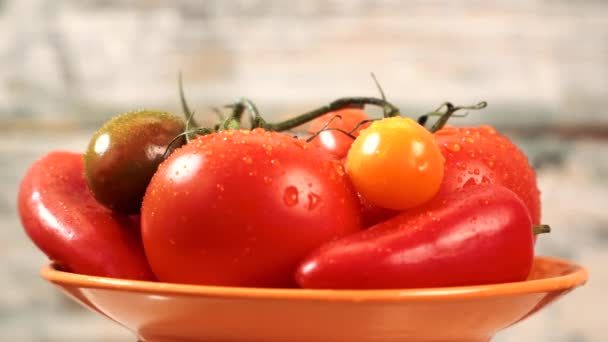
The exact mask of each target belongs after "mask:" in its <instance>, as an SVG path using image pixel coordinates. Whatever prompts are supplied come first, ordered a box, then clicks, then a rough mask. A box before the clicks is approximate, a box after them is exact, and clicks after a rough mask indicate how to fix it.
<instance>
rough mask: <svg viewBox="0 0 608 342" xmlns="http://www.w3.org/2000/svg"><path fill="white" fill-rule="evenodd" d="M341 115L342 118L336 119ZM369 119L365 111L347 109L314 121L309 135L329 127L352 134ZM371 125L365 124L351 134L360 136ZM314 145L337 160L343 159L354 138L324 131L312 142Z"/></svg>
mask: <svg viewBox="0 0 608 342" xmlns="http://www.w3.org/2000/svg"><path fill="white" fill-rule="evenodd" d="M336 115H339V116H340V117H336ZM367 119H369V118H368V117H367V114H365V111H363V110H362V109H357V108H345V109H341V110H337V111H334V112H330V113H327V114H325V115H323V116H320V117H318V118H316V119H314V120H313V121H312V122H311V124H310V126H309V129H308V132H309V133H312V134H314V133H316V132H318V131H320V130H322V129H323V128H325V126H326V125H327V123H328V122H330V120H331V122H330V124H329V125H327V128H339V129H342V130H344V131H346V132H350V131H351V130H352V129H354V128H355V127H356V126H357V125H358V124H359V123H360V122H361V121H364V120H367ZM369 125H370V123H365V124H363V125H361V126H359V128H357V130H356V131H354V132H353V133H351V134H352V135H353V136H355V137H357V136H359V132H360V131H361V130H362V129H364V128H366V127H368V126H369ZM310 143H311V144H312V145H315V146H318V147H320V148H321V149H323V150H325V151H327V152H328V153H329V154H330V155H332V156H334V157H335V158H336V159H343V158H345V157H346V154H347V153H348V150H349V149H350V146H351V145H352V143H353V138H351V137H349V136H348V135H346V134H344V133H342V132H339V131H331V130H330V131H323V132H321V133H320V134H319V135H317V136H316V137H315V138H314V139H312V140H311V141H310Z"/></svg>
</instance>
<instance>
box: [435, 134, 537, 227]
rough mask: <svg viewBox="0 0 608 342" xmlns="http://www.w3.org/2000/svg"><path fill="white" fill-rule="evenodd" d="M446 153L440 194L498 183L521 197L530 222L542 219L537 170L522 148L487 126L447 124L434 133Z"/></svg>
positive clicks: (443, 152) (441, 148)
mask: <svg viewBox="0 0 608 342" xmlns="http://www.w3.org/2000/svg"><path fill="white" fill-rule="evenodd" d="M434 136H435V139H436V141H437V145H438V146H439V148H440V150H441V153H442V154H443V156H444V157H445V164H444V168H445V172H444V177H443V180H442V183H441V187H440V188H439V193H440V194H445V193H449V192H452V191H454V190H456V189H461V188H465V187H468V186H470V185H475V184H498V185H502V186H504V187H506V188H508V189H510V190H511V191H513V192H515V193H516V194H517V195H518V196H519V197H520V198H521V199H522V201H524V203H525V204H526V206H527V207H528V210H529V211H530V216H531V217H532V222H533V223H534V224H540V223H541V201H540V190H539V189H538V185H537V179H536V172H535V170H534V169H533V168H532V166H531V165H530V163H529V162H528V158H527V157H526V155H525V154H524V152H523V151H522V150H521V149H520V148H519V147H517V146H516V145H515V144H514V143H513V142H512V141H511V140H510V139H509V138H508V137H506V136H505V135H503V134H501V133H499V132H498V131H497V130H496V129H494V128H493V127H490V126H477V127H452V126H446V127H444V128H443V129H441V130H439V131H437V132H436V133H435V134H434Z"/></svg>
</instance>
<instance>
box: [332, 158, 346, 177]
mask: <svg viewBox="0 0 608 342" xmlns="http://www.w3.org/2000/svg"><path fill="white" fill-rule="evenodd" d="M333 167H334V170H336V173H337V174H339V175H340V177H342V176H344V166H342V163H338V162H335V163H333Z"/></svg>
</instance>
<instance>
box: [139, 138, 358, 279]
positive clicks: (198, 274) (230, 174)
mask: <svg viewBox="0 0 608 342" xmlns="http://www.w3.org/2000/svg"><path fill="white" fill-rule="evenodd" d="M296 198H297V200H296ZM359 205H360V204H359V201H358V199H357V194H356V192H355V191H354V189H353V187H352V185H351V184H350V181H349V179H348V176H347V175H346V174H345V172H344V169H343V167H342V165H341V163H340V162H338V161H336V160H333V159H331V158H328V157H327V155H326V154H325V153H324V152H322V151H320V150H319V149H317V148H314V147H312V146H310V145H309V144H308V143H306V142H304V141H302V140H298V139H296V138H293V137H291V136H289V135H287V134H283V133H277V132H266V131H263V130H260V129H257V130H254V131H227V132H220V133H216V134H210V135H207V136H203V137H199V138H197V139H196V140H192V141H190V142H189V143H188V144H186V145H185V146H182V147H181V148H180V149H178V150H176V151H175V152H173V153H172V154H171V156H170V157H169V158H168V159H167V160H166V161H165V162H163V163H162V164H161V165H160V167H159V169H158V171H157V172H156V174H155V175H154V177H153V178H152V180H151V182H150V185H149V186H148V190H147V192H146V195H145V196H144V201H143V205H142V236H143V241H144V247H145V250H146V254H147V256H148V260H149V262H150V264H151V266H152V269H153V271H154V273H155V275H156V276H157V277H158V279H159V280H162V281H167V282H176V283H190V284H206V285H224V286H256V287H293V286H295V284H294V281H293V272H294V271H295V268H296V266H297V265H298V263H299V262H300V260H302V258H304V257H305V256H306V255H307V254H308V253H310V252H311V251H312V250H313V249H315V248H317V247H318V246H320V245H321V244H323V243H325V242H327V241H330V240H332V239H335V238H339V237H342V236H345V235H347V234H351V233H354V232H357V231H359V230H360V229H361V228H362V224H361V217H360V208H359Z"/></svg>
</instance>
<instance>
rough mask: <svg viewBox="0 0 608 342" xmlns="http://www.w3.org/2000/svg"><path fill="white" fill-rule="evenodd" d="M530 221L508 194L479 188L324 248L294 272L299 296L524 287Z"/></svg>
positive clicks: (530, 239)
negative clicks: (306, 291)
mask: <svg viewBox="0 0 608 342" xmlns="http://www.w3.org/2000/svg"><path fill="white" fill-rule="evenodd" d="M533 257H534V244H533V232H532V221H531V219H530V215H529V214H528V210H527V209H526V207H525V205H524V203H523V202H522V201H521V200H520V199H519V198H518V197H517V195H515V194H514V193H513V192H512V191H510V190H508V189H506V188H504V187H501V186H496V185H477V186H471V187H467V188H465V189H462V190H458V191H455V192H453V193H451V194H448V195H446V196H442V197H436V198H435V199H433V200H432V201H431V202H428V203H427V204H425V205H423V206H421V207H418V208H416V209H414V210H410V211H407V212H403V213H401V214H399V215H398V216H396V217H394V218H392V219H390V220H388V221H385V222H383V223H380V224H378V225H376V226H374V227H371V228H370V229H367V230H364V231H362V232H359V233H356V234H353V235H351V236H348V237H345V238H343V239H340V240H337V241H334V242H330V243H328V244H325V245H323V246H322V247H320V248H319V249H318V250H316V251H315V252H313V253H312V254H311V255H310V256H309V257H308V258H306V259H305V260H304V261H303V262H302V264H301V265H300V266H299V268H298V270H297V272H296V274H295V278H296V280H297V283H298V284H299V285H300V286H301V287H304V288H328V289H382V288H423V287H443V286H459V285H478V284H493V283H504V282H514V281H521V280H525V279H526V278H527V276H528V274H529V273H530V269H531V267H532V260H533Z"/></svg>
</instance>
